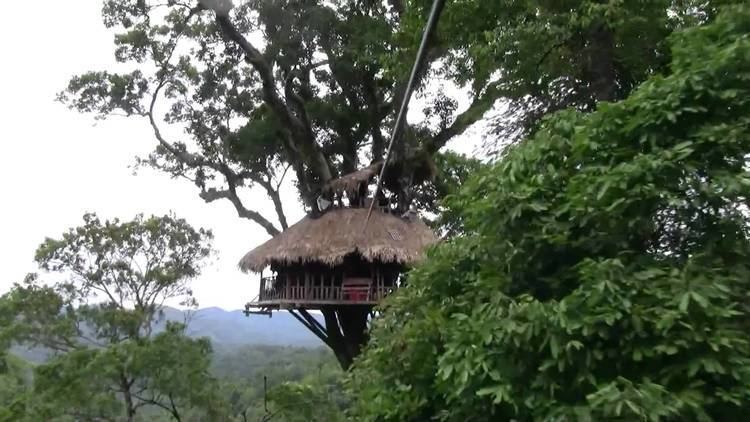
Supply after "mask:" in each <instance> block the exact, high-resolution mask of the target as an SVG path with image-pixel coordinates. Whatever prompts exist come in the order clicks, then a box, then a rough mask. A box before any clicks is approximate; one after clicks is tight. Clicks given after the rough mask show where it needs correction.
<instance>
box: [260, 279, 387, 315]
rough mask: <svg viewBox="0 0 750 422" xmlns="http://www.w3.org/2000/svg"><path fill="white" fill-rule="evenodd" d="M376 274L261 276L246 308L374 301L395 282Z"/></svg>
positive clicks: (277, 307)
mask: <svg viewBox="0 0 750 422" xmlns="http://www.w3.org/2000/svg"><path fill="white" fill-rule="evenodd" d="M387 281H388V280H386V279H384V278H378V277H373V278H369V277H349V278H339V277H335V276H334V277H314V276H309V275H307V277H304V276H302V277H297V278H293V277H287V278H280V277H264V278H261V288H260V294H259V295H258V297H257V298H256V299H255V300H253V301H252V302H250V303H248V307H249V308H260V309H269V310H270V309H284V308H297V307H303V308H307V309H316V308H319V307H321V306H325V305H377V304H378V303H380V301H381V300H382V299H383V298H385V297H386V296H387V295H389V294H390V293H392V292H393V291H394V290H395V289H396V286H394V285H388V284H386V283H387Z"/></svg>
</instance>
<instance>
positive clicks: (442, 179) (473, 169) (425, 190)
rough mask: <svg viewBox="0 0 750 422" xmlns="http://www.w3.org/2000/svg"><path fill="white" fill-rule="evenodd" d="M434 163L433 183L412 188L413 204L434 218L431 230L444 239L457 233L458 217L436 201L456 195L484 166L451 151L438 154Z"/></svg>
mask: <svg viewBox="0 0 750 422" xmlns="http://www.w3.org/2000/svg"><path fill="white" fill-rule="evenodd" d="M434 160H435V167H436V169H437V171H436V174H435V177H434V180H433V181H432V183H430V184H429V185H424V186H420V187H418V188H416V189H415V192H414V203H415V205H416V206H417V207H419V209H422V210H424V211H426V212H428V213H430V214H432V215H433V216H435V218H434V220H432V221H430V223H431V226H432V227H433V229H435V230H437V231H438V232H441V234H443V235H445V236H453V235H455V234H457V233H458V232H459V231H460V225H461V224H460V221H459V219H458V216H456V215H454V214H452V213H451V212H450V210H448V209H446V208H445V207H443V206H442V205H441V203H440V201H439V199H440V198H445V197H447V196H449V195H452V194H455V193H457V192H458V189H459V188H460V187H461V186H462V185H463V184H464V182H466V181H467V180H468V179H469V177H470V176H472V175H473V174H475V173H477V172H478V171H479V170H480V169H481V168H482V167H483V164H482V163H481V162H480V161H479V160H477V159H475V158H471V157H467V156H464V155H462V154H457V153H454V152H442V153H438V154H436V155H435V157H434Z"/></svg>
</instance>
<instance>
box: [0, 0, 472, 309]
mask: <svg viewBox="0 0 750 422" xmlns="http://www.w3.org/2000/svg"><path fill="white" fill-rule="evenodd" d="M6 3H7V4H4V5H3V14H2V16H0V48H1V52H0V54H2V57H3V60H2V64H0V122H2V129H1V132H0V136H2V150H0V151H1V152H0V184H1V185H0V187H1V188H2V189H1V190H0V234H2V238H3V239H2V242H0V258H1V259H2V264H1V265H0V293H4V292H5V291H7V290H8V289H9V288H10V286H11V285H12V283H14V282H18V281H21V280H22V279H23V277H24V275H25V274H26V273H28V272H30V271H36V270H37V268H36V265H35V264H34V262H33V254H34V251H35V249H36V247H37V246H38V245H39V244H40V243H41V242H42V241H43V240H44V238H45V237H47V236H50V237H57V236H59V235H60V234H62V233H63V231H65V230H66V229H67V228H69V227H74V226H76V225H78V224H80V223H81V222H82V220H81V216H82V215H83V213H85V212H90V211H91V212H96V213H97V214H98V215H99V216H100V217H102V218H114V217H119V218H121V219H130V218H132V217H133V216H134V215H135V214H137V213H144V214H147V215H148V214H158V215H162V214H164V213H167V212H169V211H170V210H172V211H174V212H175V213H176V214H177V215H178V216H180V217H183V218H185V219H186V220H187V221H188V222H190V223H191V224H192V225H194V226H201V227H205V228H209V229H211V230H213V232H214V235H215V241H214V247H215V249H216V250H217V251H218V253H217V256H216V257H215V258H214V259H213V260H212V262H211V263H210V264H209V265H208V266H207V267H206V268H205V270H204V272H203V274H202V275H201V276H200V278H198V279H197V280H196V281H195V282H194V285H193V287H194V291H195V296H196V297H197V299H198V301H199V303H200V305H201V307H207V306H219V307H222V308H225V309H238V308H242V307H243V306H244V304H245V303H246V302H247V301H248V300H250V299H252V298H253V297H255V295H256V294H257V290H258V282H257V276H255V275H247V274H243V273H241V272H240V271H239V270H238V269H237V265H236V264H237V262H238V261H239V259H240V258H241V257H242V255H243V254H244V253H245V252H247V251H248V250H250V249H252V248H253V247H255V246H257V245H258V244H260V243H261V242H263V241H265V240H266V239H267V238H268V236H267V235H266V233H265V231H263V230H262V229H260V228H259V227H258V226H256V225H254V224H253V223H251V222H249V221H247V220H241V219H239V218H238V217H237V214H236V213H235V212H234V209H233V208H232V206H231V204H229V203H228V202H226V201H218V202H215V203H213V204H206V203H204V202H203V201H202V200H201V199H200V198H198V196H197V188H195V187H194V186H192V185H191V184H190V183H189V182H187V181H180V180H172V179H170V178H169V177H168V176H166V175H163V174H160V173H157V172H154V171H150V170H139V172H138V174H137V175H133V171H132V169H131V168H130V166H131V165H132V164H133V163H134V157H135V156H137V155H141V156H145V155H146V154H148V152H149V151H151V150H152V148H153V147H154V144H155V141H154V138H153V136H152V133H151V131H150V128H149V126H148V124H147V122H146V121H141V120H137V119H124V118H115V119H111V120H107V121H94V119H93V116H89V115H82V114H78V113H76V112H74V111H71V110H68V109H67V108H66V107H65V106H64V105H62V104H59V103H57V102H55V101H54V97H55V93H57V92H59V91H60V90H61V89H62V88H63V87H64V86H65V85H66V83H67V81H68V79H69V78H70V77H71V76H72V75H75V74H78V73H82V72H85V71H87V70H101V69H108V68H110V69H111V68H112V67H113V65H114V63H115V62H114V58H113V44H112V38H113V36H112V33H111V32H108V31H107V30H106V29H105V28H104V26H103V25H102V23H101V17H100V9H101V2H100V1H96V0H73V1H59V0H42V1H35V2H20V1H15V2H6ZM32 4H33V7H29V6H31V5H32ZM469 144H470V143H469V142H465V141H462V143H461V144H460V147H458V148H456V149H459V150H461V151H466V152H468V151H470V150H471V148H470V146H469ZM286 197H287V199H288V200H287V201H286V203H285V206H286V208H287V211H288V212H287V216H288V218H289V220H290V222H291V221H296V220H297V219H299V218H300V217H301V212H300V210H299V208H298V206H297V205H296V202H295V201H294V194H293V192H286ZM253 199H256V198H253ZM261 199H262V195H259V196H258V198H257V200H261ZM267 215H273V214H267Z"/></svg>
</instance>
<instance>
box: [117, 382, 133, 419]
mask: <svg viewBox="0 0 750 422" xmlns="http://www.w3.org/2000/svg"><path fill="white" fill-rule="evenodd" d="M130 385H131V383H130V382H128V380H127V378H126V377H125V375H121V376H120V387H121V388H122V395H123V397H124V399H125V414H126V417H127V419H126V420H127V422H133V421H134V420H135V406H134V404H133V395H132V394H131V393H130Z"/></svg>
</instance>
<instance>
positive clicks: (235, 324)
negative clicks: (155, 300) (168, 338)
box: [165, 308, 323, 347]
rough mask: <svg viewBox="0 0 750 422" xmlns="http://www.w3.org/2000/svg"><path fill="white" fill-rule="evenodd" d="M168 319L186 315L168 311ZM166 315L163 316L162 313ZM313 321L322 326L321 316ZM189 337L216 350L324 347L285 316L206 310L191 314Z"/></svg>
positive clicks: (181, 318)
mask: <svg viewBox="0 0 750 422" xmlns="http://www.w3.org/2000/svg"><path fill="white" fill-rule="evenodd" d="M169 312H170V313H171V314H172V317H171V319H172V320H177V321H182V320H184V319H185V313H183V312H181V311H179V310H177V309H171V308H170V309H169ZM165 313H166V312H165ZM168 318H170V317H169V316H168ZM316 318H318V320H319V321H320V323H321V324H323V320H322V318H321V317H320V316H317V315H316ZM187 322H188V329H187V332H188V335H190V336H192V337H208V338H210V339H211V342H212V343H213V345H214V346H216V347H223V346H230V347H231V346H239V345H269V346H297V347H318V346H322V345H323V343H322V342H321V341H320V339H318V338H317V337H316V336H315V335H314V334H313V333H311V332H310V331H309V330H308V329H307V328H305V327H304V326H303V325H302V324H301V323H300V322H299V321H297V320H296V319H295V318H294V317H293V316H292V315H291V314H289V313H288V312H274V313H273V316H272V317H271V318H269V317H267V316H263V315H251V316H249V317H248V316H245V314H244V313H243V312H242V311H225V310H223V309H221V308H205V309H199V310H198V311H195V312H192V313H191V314H190V315H189V319H188V321H187Z"/></svg>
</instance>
